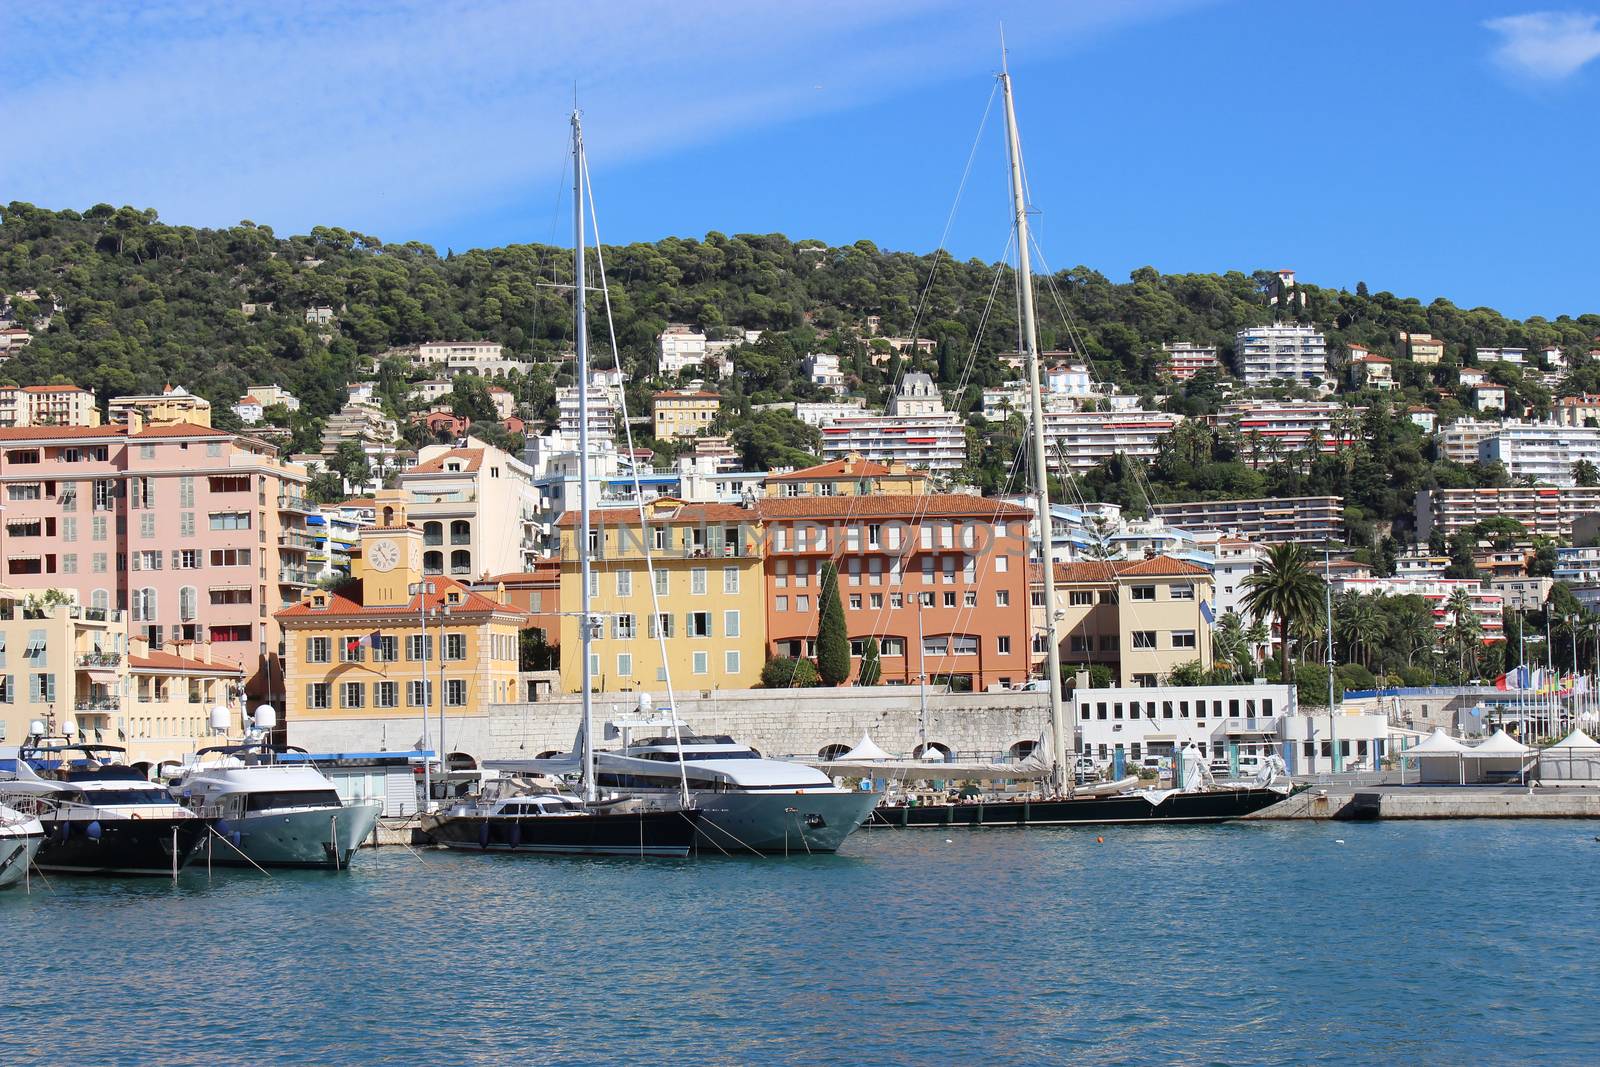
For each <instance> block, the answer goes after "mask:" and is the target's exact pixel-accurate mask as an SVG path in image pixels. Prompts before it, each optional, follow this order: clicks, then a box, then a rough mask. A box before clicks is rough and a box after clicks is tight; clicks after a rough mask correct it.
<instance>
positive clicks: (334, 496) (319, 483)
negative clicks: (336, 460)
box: [306, 470, 350, 504]
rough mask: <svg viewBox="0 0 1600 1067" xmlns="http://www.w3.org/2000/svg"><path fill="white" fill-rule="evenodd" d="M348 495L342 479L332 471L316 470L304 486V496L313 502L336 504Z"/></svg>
mask: <svg viewBox="0 0 1600 1067" xmlns="http://www.w3.org/2000/svg"><path fill="white" fill-rule="evenodd" d="M349 495H350V494H348V493H346V492H345V491H344V480H343V479H341V478H340V477H339V476H338V475H337V474H335V473H333V471H327V470H324V471H318V472H317V473H316V474H314V475H312V476H311V481H310V483H309V484H307V486H306V496H308V497H310V498H311V502H312V503H314V504H337V503H338V502H339V501H341V500H343V499H345V498H346V497H347V496H349Z"/></svg>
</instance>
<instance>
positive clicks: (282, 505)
mask: <svg viewBox="0 0 1600 1067" xmlns="http://www.w3.org/2000/svg"><path fill="white" fill-rule="evenodd" d="M278 510H279V511H298V512H300V513H302V514H305V515H313V514H316V512H317V510H318V509H317V505H315V504H313V503H311V502H310V501H309V500H307V499H306V498H305V497H303V496H299V495H297V494H292V493H279V494H278Z"/></svg>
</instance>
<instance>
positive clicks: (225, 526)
mask: <svg viewBox="0 0 1600 1067" xmlns="http://www.w3.org/2000/svg"><path fill="white" fill-rule="evenodd" d="M210 520H211V528H212V529H213V530H248V529H250V513H249V512H248V511H213V512H212V513H211V516H210Z"/></svg>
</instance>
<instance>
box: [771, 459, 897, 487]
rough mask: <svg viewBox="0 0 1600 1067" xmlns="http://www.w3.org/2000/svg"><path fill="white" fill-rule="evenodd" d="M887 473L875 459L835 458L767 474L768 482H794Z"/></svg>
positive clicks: (884, 465)
mask: <svg viewBox="0 0 1600 1067" xmlns="http://www.w3.org/2000/svg"><path fill="white" fill-rule="evenodd" d="M888 473H889V467H888V465H887V464H884V463H879V462H877V461H876V460H871V459H866V458H857V459H855V460H854V461H852V460H847V459H835V460H831V461H829V462H827V463H819V464H817V465H816V466H815V467H805V468H803V469H801V470H797V471H790V472H789V473H788V474H773V475H770V476H768V478H767V481H769V482H795V481H801V480H804V479H813V478H877V477H882V476H883V475H885V474H888Z"/></svg>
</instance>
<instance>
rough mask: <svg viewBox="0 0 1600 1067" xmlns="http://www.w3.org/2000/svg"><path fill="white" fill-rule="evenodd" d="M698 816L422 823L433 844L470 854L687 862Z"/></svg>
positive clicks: (447, 818)
mask: <svg viewBox="0 0 1600 1067" xmlns="http://www.w3.org/2000/svg"><path fill="white" fill-rule="evenodd" d="M699 817H700V813H699V812H698V811H651V810H642V811H633V812H618V813H609V812H606V813H585V814H582V815H470V814H447V815H441V816H438V817H436V818H433V819H429V820H425V821H424V824H423V828H424V829H425V830H426V831H427V832H428V835H429V836H430V837H431V838H432V839H433V841H434V843H435V844H438V845H443V846H444V847H445V848H452V849H461V850H466V851H471V852H538V853H547V854H552V855H567V856H687V855H688V854H689V853H690V851H691V850H692V849H693V848H694V844H695V833H696V830H695V823H696V821H697V820H698V819H699Z"/></svg>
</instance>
